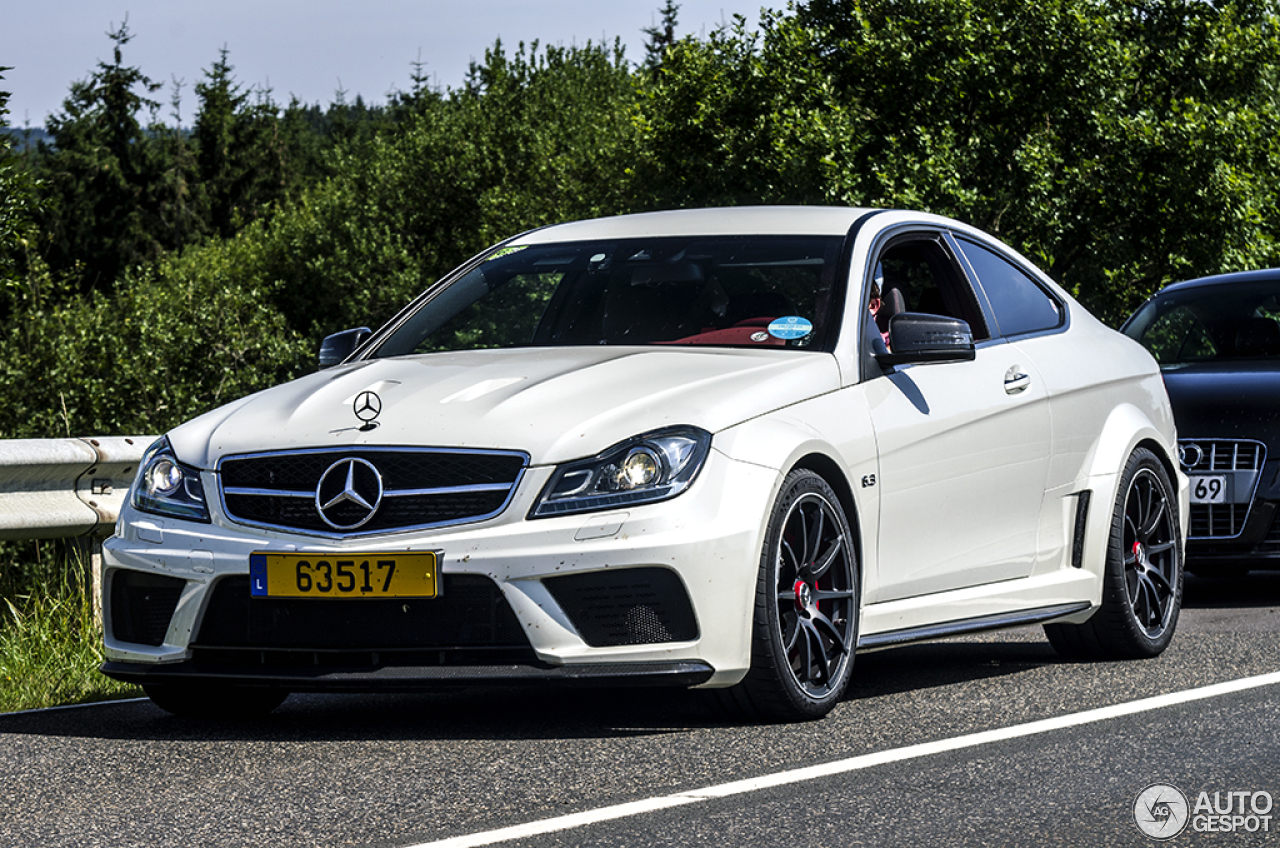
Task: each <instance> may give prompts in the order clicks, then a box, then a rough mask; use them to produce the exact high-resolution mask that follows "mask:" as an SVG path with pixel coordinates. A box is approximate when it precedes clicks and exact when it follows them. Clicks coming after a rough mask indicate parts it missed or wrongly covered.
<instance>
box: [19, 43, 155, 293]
mask: <svg viewBox="0 0 1280 848" xmlns="http://www.w3.org/2000/svg"><path fill="white" fill-rule="evenodd" d="M108 37H110V38H111V40H112V42H113V43H114V49H113V55H114V61H113V62H112V63H111V64H107V63H105V62H100V63H99V64H98V69H97V71H95V72H94V74H93V75H92V76H91V77H90V78H89V79H88V80H87V81H83V82H77V83H74V84H73V85H72V86H71V94H70V95H69V96H68V97H67V99H66V100H65V101H64V102H63V111H62V112H60V113H58V114H56V115H54V116H53V117H51V118H50V119H49V124H48V130H49V134H50V135H51V136H52V138H53V140H54V149H49V148H47V147H42V153H43V155H42V157H41V168H40V174H41V177H42V178H43V180H44V182H45V184H46V190H45V197H46V200H47V203H46V205H45V210H44V212H45V214H44V215H43V216H42V219H41V229H42V231H43V234H44V237H45V239H46V243H45V245H44V250H43V252H44V255H45V257H46V259H47V260H48V262H49V264H50V266H51V267H52V268H53V270H54V272H55V273H56V274H70V275H73V276H75V277H76V278H78V279H79V280H80V283H81V288H82V290H85V291H88V290H93V289H109V288H110V287H111V285H112V284H113V282H114V281H115V279H116V277H117V276H118V275H119V274H120V272H121V271H122V270H123V269H124V268H125V267H128V266H129V265H131V264H136V263H140V262H144V261H147V260H151V259H155V258H156V257H158V256H159V254H160V251H161V250H162V248H163V247H164V246H165V245H164V240H163V234H162V233H160V232H159V231H158V228H157V227H155V226H154V221H153V215H151V214H149V213H150V212H151V210H148V209H147V208H146V206H145V205H144V202H143V201H144V199H145V198H146V197H147V196H148V195H149V194H151V192H150V189H151V183H153V182H154V181H155V179H156V175H155V172H154V161H153V160H152V158H151V156H150V155H149V154H150V149H149V144H148V138H147V136H146V135H145V133H144V132H143V125H142V123H141V122H140V120H139V113H140V112H141V111H142V110H143V109H144V108H147V109H154V108H157V107H158V106H159V104H158V103H157V102H156V101H154V100H151V99H150V97H149V95H151V94H154V93H155V92H156V91H157V90H158V89H159V87H160V84H159V83H156V82H153V81H152V80H151V79H150V78H149V77H147V76H146V75H144V74H143V73H142V72H141V71H140V70H138V69H137V68H135V67H130V66H127V65H125V64H124V61H123V58H122V54H123V49H124V46H125V45H126V44H128V43H129V41H130V40H131V39H132V37H133V36H132V35H131V34H130V33H129V28H128V22H127V21H126V22H125V23H123V24H121V25H120V27H119V28H117V29H115V30H113V31H111V32H109V33H108Z"/></svg>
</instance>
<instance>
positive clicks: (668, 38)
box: [641, 0, 680, 73]
mask: <svg viewBox="0 0 1280 848" xmlns="http://www.w3.org/2000/svg"><path fill="white" fill-rule="evenodd" d="M679 12H680V4H679V3H677V2H675V0H665V2H664V3H663V5H662V9H661V15H662V22H661V23H660V24H658V25H657V26H652V27H645V28H644V30H643V32H644V35H645V42H644V62H643V63H642V65H641V67H643V68H645V69H647V70H648V71H649V72H650V73H654V72H656V71H657V70H658V69H659V68H661V67H662V59H663V57H664V56H665V55H666V53H667V50H668V49H669V48H670V47H671V45H673V44H675V43H676V24H677V23H678V22H679V21H678V15H679Z"/></svg>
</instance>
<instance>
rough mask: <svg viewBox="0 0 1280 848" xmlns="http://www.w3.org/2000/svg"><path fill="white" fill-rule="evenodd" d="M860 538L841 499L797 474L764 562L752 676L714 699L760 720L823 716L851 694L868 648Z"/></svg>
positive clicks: (772, 525)
mask: <svg viewBox="0 0 1280 848" xmlns="http://www.w3.org/2000/svg"><path fill="white" fill-rule="evenodd" d="M858 598H859V594H858V566H857V559H856V554H855V552H854V544H853V533H852V531H851V530H850V528H849V522H848V520H847V519H846V518H845V514H844V509H843V508H842V507H841V506H840V500H839V498H837V497H836V493H835V491H833V490H832V488H831V487H830V486H829V485H828V484H827V482H826V481H825V480H823V479H822V477H820V476H818V475H817V474H815V473H814V472H812V471H808V470H806V469H797V470H795V471H792V472H791V473H790V474H788V475H787V477H786V479H785V480H784V481H783V484H782V491H781V492H780V493H779V495H778V499H777V501H776V502H775V504H774V508H773V512H772V513H771V514H770V518H769V526H768V529H767V531H766V532H765V542H764V548H763V550H762V551H761V555H760V571H759V577H758V579H757V582H756V603H755V613H754V618H753V624H752V628H753V639H752V649H751V669H750V671H748V672H747V676H746V677H745V678H744V679H743V680H742V682H740V683H739V684H737V685H736V686H733V687H731V688H729V689H720V690H712V691H711V692H710V693H709V694H711V695H712V697H713V698H714V699H715V700H716V701H717V702H718V706H719V707H720V709H721V710H722V711H723V712H725V713H727V714H728V715H730V716H734V717H738V718H745V719H748V720H752V721H804V720H808V719H815V718H821V717H822V716H824V715H826V714H827V713H828V712H830V711H831V709H832V708H833V707H835V705H836V704H837V703H839V702H840V699H841V698H842V697H843V696H844V692H845V689H846V688H847V687H848V685H849V676H850V673H851V670H852V668H853V653H854V649H855V648H856V647H857V642H858Z"/></svg>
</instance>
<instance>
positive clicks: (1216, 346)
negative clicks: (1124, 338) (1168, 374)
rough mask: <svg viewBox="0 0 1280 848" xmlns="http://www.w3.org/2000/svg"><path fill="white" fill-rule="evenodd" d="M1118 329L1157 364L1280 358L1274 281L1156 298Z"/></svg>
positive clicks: (1279, 289)
mask: <svg viewBox="0 0 1280 848" xmlns="http://www.w3.org/2000/svg"><path fill="white" fill-rule="evenodd" d="M1123 331H1124V333H1125V334H1126V335H1128V336H1130V337H1131V338H1133V339H1136V340H1137V341H1139V342H1141V343H1142V345H1143V346H1144V347H1146V348H1147V350H1149V351H1151V355H1152V356H1154V357H1155V359H1156V361H1157V362H1159V363H1160V364H1161V365H1162V366H1176V365H1183V364H1187V363H1192V362H1205V361H1224V360H1239V359H1276V358H1280V281H1264V282H1259V283H1248V284H1241V285H1207V286H1196V287H1194V288H1189V289H1184V290H1181V291H1173V292H1170V293H1168V294H1167V295H1160V296H1157V297H1155V298H1153V299H1152V300H1150V301H1148V302H1147V303H1146V305H1144V306H1143V307H1142V308H1141V309H1139V310H1138V312H1137V313H1136V314H1135V315H1134V316H1133V318H1132V319H1130V321H1129V323H1127V324H1126V325H1125V326H1124V330H1123Z"/></svg>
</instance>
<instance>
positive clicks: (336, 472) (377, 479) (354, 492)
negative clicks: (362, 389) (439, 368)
mask: <svg viewBox="0 0 1280 848" xmlns="http://www.w3.org/2000/svg"><path fill="white" fill-rule="evenodd" d="M370 394H372V393H371V392H370ZM374 397H377V395H374ZM382 491H383V490H382V475H381V474H379V473H378V469H377V468H375V467H374V465H373V463H371V462H368V461H367V460H363V459H360V458H359V457H348V458H346V459H340V460H338V461H337V462H335V463H334V464H333V465H330V466H329V467H328V468H327V469H326V470H325V472H324V474H322V475H321V476H320V484H319V485H318V486H316V511H317V512H319V513H320V517H321V518H323V519H324V522H325V523H326V524H328V525H329V526H330V527H332V528H333V529H335V530H354V529H356V528H357V527H360V526H362V525H363V524H365V522H367V521H368V520H369V519H370V518H373V515H374V513H376V512H377V511H378V505H379V504H381V503H382Z"/></svg>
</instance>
